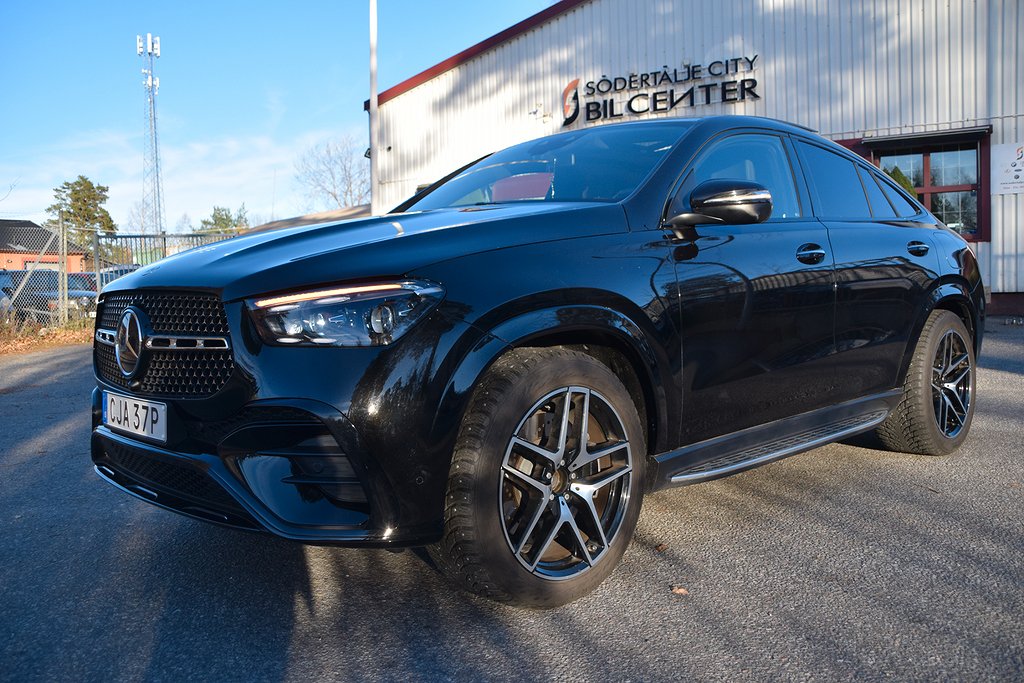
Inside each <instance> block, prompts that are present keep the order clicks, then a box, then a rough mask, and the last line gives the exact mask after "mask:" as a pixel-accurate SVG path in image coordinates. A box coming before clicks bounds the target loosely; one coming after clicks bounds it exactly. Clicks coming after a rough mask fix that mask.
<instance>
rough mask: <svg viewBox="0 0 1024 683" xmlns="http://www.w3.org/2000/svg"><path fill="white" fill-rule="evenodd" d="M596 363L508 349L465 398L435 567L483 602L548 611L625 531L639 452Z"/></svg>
mask: <svg viewBox="0 0 1024 683" xmlns="http://www.w3.org/2000/svg"><path fill="white" fill-rule="evenodd" d="M642 431H643V430H642V428H641V424H640V419H639V417H638V415H637V410H636V407H635V406H634V405H633V402H632V399H631V397H630V395H629V392H628V391H627V390H626V388H625V387H624V386H623V385H622V383H621V382H620V381H619V380H618V378H617V377H616V376H615V375H614V374H613V373H612V372H611V371H610V370H609V369H608V368H607V367H605V366H604V365H603V364H601V363H600V362H598V361H596V360H594V359H593V358H591V357H590V356H587V355H585V354H582V353H578V352H574V351H567V350H562V349H518V350H515V351H512V352H510V353H509V354H507V355H506V356H505V357H503V358H501V359H500V360H499V361H498V362H497V363H496V364H495V365H494V367H493V368H492V369H491V370H490V371H489V372H488V374H487V375H486V377H485V378H484V379H483V380H482V382H481V383H480V385H479V386H478V387H477V389H476V391H475V392H474V396H473V402H472V405H471V407H470V409H469V411H468V413H467V415H466V417H465V419H464V421H463V424H462V428H461V430H460V433H459V438H458V442H457V445H456V449H455V455H454V458H453V461H452V467H451V471H450V477H449V481H448V491H447V498H446V506H445V530H444V537H443V539H442V541H441V542H440V543H439V544H437V545H435V546H433V547H432V548H430V549H429V550H430V553H431V555H432V556H433V557H434V559H435V561H436V562H437V564H438V566H439V567H440V568H441V569H442V570H443V571H444V572H445V573H446V574H448V575H449V576H450V577H451V578H453V579H454V580H455V581H456V582H458V583H460V584H461V585H462V586H464V587H465V588H467V589H469V590H470V591H473V592H475V593H478V594H480V595H483V596H485V597H488V598H492V599H495V600H499V601H502V602H509V603H514V604H519V605H525V606H532V607H555V606H558V605H562V604H565V603H567V602H570V601H572V600H575V599H577V598H579V597H581V596H583V595H585V594H586V593H588V592H590V591H591V590H593V589H594V588H595V587H596V586H597V585H598V584H600V583H601V582H602V581H603V580H604V579H605V578H606V577H607V576H608V575H609V574H611V572H612V570H614V569H615V567H616V565H617V564H618V563H619V560H620V559H621V558H622V554H623V552H625V549H626V546H627V545H628V544H629V540H630V538H631V537H632V535H633V529H634V528H635V527H636V521H637V518H638V516H639V513H640V504H641V498H642V495H643V481H644V464H645V458H646V446H645V444H644V438H643V433H642Z"/></svg>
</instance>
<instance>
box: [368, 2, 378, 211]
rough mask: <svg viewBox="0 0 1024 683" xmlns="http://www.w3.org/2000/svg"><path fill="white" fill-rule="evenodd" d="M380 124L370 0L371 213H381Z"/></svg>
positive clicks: (374, 15)
mask: <svg viewBox="0 0 1024 683" xmlns="http://www.w3.org/2000/svg"><path fill="white" fill-rule="evenodd" d="M379 128H380V122H379V121H378V120H377V0H370V213H371V214H372V215H374V216H376V215H377V214H379V213H380V192H379V191H378V186H379V184H380V164H379V159H378V157H377V151H378V150H379V149H380V145H379V134H380V130H379Z"/></svg>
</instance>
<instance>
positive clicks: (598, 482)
mask: <svg viewBox="0 0 1024 683" xmlns="http://www.w3.org/2000/svg"><path fill="white" fill-rule="evenodd" d="M627 436H628V435H627V434H626V431H625V428H624V426H623V423H622V419H621V418H620V417H619V415H618V413H617V412H616V411H615V409H614V408H613V407H612V406H611V404H610V403H609V402H608V401H607V400H606V399H605V398H604V397H603V396H601V395H600V394H599V393H598V392H596V391H594V390H592V389H589V388H586V387H578V386H570V387H563V388H561V389H558V390H556V391H553V392H551V393H549V394H547V395H546V396H544V397H543V398H542V399H540V400H539V401H537V402H536V403H535V404H534V405H533V407H531V408H530V410H529V411H527V413H526V415H525V416H524V417H523V419H522V420H521V421H520V422H519V425H518V426H517V427H516V431H515V432H514V433H513V434H512V436H511V438H510V439H509V443H508V446H507V448H506V450H505V457H504V459H503V461H502V467H501V477H500V482H499V490H498V501H499V506H500V514H501V520H502V528H503V531H504V533H505V540H506V542H507V543H508V547H509V549H510V550H511V551H512V553H513V555H514V556H515V557H516V559H517V560H518V561H519V562H520V564H522V565H523V567H524V568H526V569H527V570H528V571H530V572H531V573H532V574H534V575H535V576H539V577H541V578H544V579H550V580H561V579H567V578H572V577H574V576H577V575H579V574H581V573H583V572H585V571H588V570H589V569H591V568H592V567H594V566H595V565H597V563H599V562H600V561H601V560H603V559H604V557H605V555H607V553H608V549H609V547H610V546H611V544H612V543H613V542H614V540H615V538H616V537H617V535H618V533H619V530H620V528H621V526H622V521H623V518H624V516H625V512H626V509H627V507H628V503H629V492H630V480H631V478H632V472H633V453H632V448H631V447H630V443H629V440H628V438H627Z"/></svg>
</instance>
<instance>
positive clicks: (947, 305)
mask: <svg viewBox="0 0 1024 683" xmlns="http://www.w3.org/2000/svg"><path fill="white" fill-rule="evenodd" d="M935 310H944V311H949V312H950V313H952V314H954V315H956V316H957V317H958V318H960V319H961V320H962V321H963V323H964V325H965V326H966V327H967V331H968V332H969V333H970V334H971V338H972V340H973V343H974V351H975V354H977V353H978V352H979V351H980V350H981V349H980V347H981V337H982V335H981V334H979V330H980V326H981V325H982V324H983V320H982V319H981V317H980V312H979V311H978V310H977V307H976V306H975V304H974V302H973V300H972V298H971V290H970V288H969V287H968V285H967V283H966V282H962V281H960V280H959V279H947V280H943V281H939V282H938V283H936V285H935V286H934V287H933V288H932V289H931V292H930V293H929V295H928V298H927V299H926V300H925V303H924V305H923V306H922V307H921V308H920V311H919V313H918V315H917V319H916V320H915V321H914V327H913V331H912V334H911V337H910V339H908V340H907V346H906V348H905V349H904V351H903V359H902V361H901V363H900V376H899V377H898V380H899V384H900V385H902V384H903V381H904V380H905V379H906V374H907V370H908V368H909V367H910V360H911V358H912V357H913V355H914V349H915V348H917V345H918V343H919V342H920V340H921V331H922V330H923V329H924V324H925V322H926V321H927V320H928V316H930V315H931V314H932V311H935Z"/></svg>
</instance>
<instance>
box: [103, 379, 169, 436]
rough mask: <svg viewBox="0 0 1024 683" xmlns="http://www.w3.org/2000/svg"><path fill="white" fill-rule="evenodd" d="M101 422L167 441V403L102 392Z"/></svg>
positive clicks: (121, 429)
mask: <svg viewBox="0 0 1024 683" xmlns="http://www.w3.org/2000/svg"><path fill="white" fill-rule="evenodd" d="M103 424H105V425H107V426H108V427H113V428H114V429H117V430H120V431H122V432H128V433H129V434H138V435H139V436H145V437H147V438H150V439H155V440H157V441H160V442H165V441H167V404H166V403H157V402H155V401H140V400H139V399H137V398H132V397H131V396H122V395H121V394H112V393H110V392H109V391H104V392H103Z"/></svg>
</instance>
